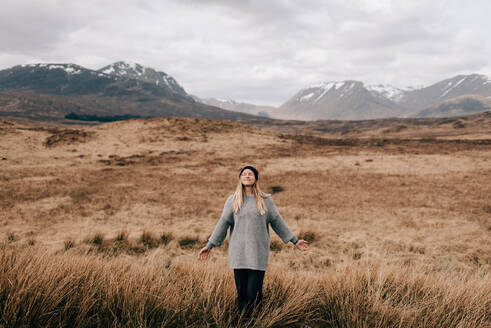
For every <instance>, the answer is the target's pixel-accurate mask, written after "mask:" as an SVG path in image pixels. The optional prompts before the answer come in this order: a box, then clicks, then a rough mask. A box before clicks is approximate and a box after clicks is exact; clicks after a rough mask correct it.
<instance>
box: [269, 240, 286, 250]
mask: <svg viewBox="0 0 491 328" xmlns="http://www.w3.org/2000/svg"><path fill="white" fill-rule="evenodd" d="M269 249H270V250H271V251H273V252H279V251H281V250H282V249H283V245H282V244H281V242H280V241H278V240H273V241H272V242H271V243H270V244H269Z"/></svg>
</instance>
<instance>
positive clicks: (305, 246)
mask: <svg viewBox="0 0 491 328" xmlns="http://www.w3.org/2000/svg"><path fill="white" fill-rule="evenodd" d="M308 244H309V242H308V241H306V240H303V239H300V240H299V241H298V242H297V244H296V245H295V246H297V248H298V249H299V250H301V251H306V250H308V249H309V246H308Z"/></svg>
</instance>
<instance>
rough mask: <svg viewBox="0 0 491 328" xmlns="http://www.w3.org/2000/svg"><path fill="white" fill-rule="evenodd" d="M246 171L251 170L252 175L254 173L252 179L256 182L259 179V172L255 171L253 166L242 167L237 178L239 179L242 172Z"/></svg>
mask: <svg viewBox="0 0 491 328" xmlns="http://www.w3.org/2000/svg"><path fill="white" fill-rule="evenodd" d="M247 169H249V170H251V171H252V173H254V177H255V178H256V181H257V180H258V179H259V172H258V171H257V170H256V168H255V167H253V166H249V165H248V166H244V167H243V168H242V169H241V170H240V172H239V178H240V175H241V174H242V172H244V170H247Z"/></svg>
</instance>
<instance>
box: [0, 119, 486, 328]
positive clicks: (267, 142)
mask: <svg viewBox="0 0 491 328" xmlns="http://www.w3.org/2000/svg"><path fill="white" fill-rule="evenodd" d="M479 115H480V116H469V117H467V118H465V119H463V118H458V119H456V120H457V121H462V122H464V121H465V122H467V123H464V124H463V126H457V125H459V124H458V123H455V122H457V121H449V122H447V123H441V124H439V125H438V128H435V125H434V124H429V125H421V124H420V125H417V127H415V126H413V125H411V123H410V122H409V121H408V122H405V121H402V122H398V123H396V124H393V125H390V124H387V123H383V122H379V123H378V124H373V122H372V123H370V124H372V125H373V127H372V128H370V124H368V123H356V124H359V125H358V127H357V128H349V129H348V130H349V132H343V131H346V128H345V129H344V130H343V129H341V130H339V131H338V130H336V131H333V130H329V129H326V130H322V131H321V130H319V129H317V130H316V131H314V130H313V129H310V128H308V129H304V130H301V129H300V130H299V127H298V126H292V127H291V129H289V128H288V126H287V125H285V124H282V126H281V127H278V126H273V127H271V126H269V127H265V126H260V125H258V124H256V125H246V124H240V123H232V122H227V121H213V120H206V119H194V118H154V119H136V120H129V121H121V122H114V123H107V124H101V125H95V126H83V125H71V126H67V125H56V124H49V125H48V124H44V123H40V122H29V121H15V120H0V140H1V141H0V207H1V212H0V236H2V237H1V238H0V249H1V251H0V252H1V253H0V254H1V255H0V257H1V258H2V259H1V261H2V269H0V273H1V274H0V317H1V319H0V326H9V327H10V326H42V327H44V326H53V327H57V326H77V327H79V326H80V327H84V326H96V325H100V326H127V327H156V326H159V327H160V326H192V327H207V326H214V327H229V326H247V325H253V326H258V327H285V326H291V327H303V326H306V325H308V326H310V327H487V326H489V325H490V324H491V316H490V314H489V313H491V311H490V310H491V276H490V268H491V238H490V234H491V202H490V197H489V195H490V194H491V129H489V126H490V122H491V118H490V115H488V114H486V113H484V114H479ZM439 120H442V119H439ZM451 120H454V119H453V118H452V119H451ZM471 122H472V123H471ZM340 124H341V123H340ZM343 124H347V123H343ZM353 124H355V123H353ZM360 124H361V125H360ZM363 124H364V125H363ZM435 124H436V123H435ZM456 124H457V125H456ZM401 125H404V126H406V128H401V127H400V126H401ZM353 126H355V125H352V126H351V127H353ZM360 126H363V128H361V127H360ZM246 164H251V165H254V166H256V167H257V168H258V169H259V171H260V172H261V175H260V185H261V187H262V189H263V190H265V191H268V192H271V193H274V199H275V202H276V204H277V206H278V208H279V210H280V213H281V214H282V215H283V217H284V219H285V220H286V221H287V223H288V225H289V226H290V228H291V229H292V230H293V231H294V232H295V233H296V234H297V235H298V236H299V237H301V238H303V239H306V240H308V241H310V245H311V249H310V250H309V251H308V252H299V251H298V250H296V249H295V248H294V247H293V246H292V245H291V244H289V245H285V244H283V243H282V242H281V240H280V239H279V238H278V237H277V236H276V235H275V234H274V232H272V233H271V235H272V243H271V256H270V263H269V268H268V271H267V273H266V277H265V300H266V303H265V307H264V308H263V310H262V311H259V312H258V313H255V314H254V316H253V318H252V319H251V321H245V320H243V318H237V315H236V314H235V312H234V307H233V301H234V297H235V295H234V293H235V289H234V286H233V274H232V271H231V269H230V268H229V267H228V265H227V261H226V258H227V257H226V256H227V243H225V244H224V245H223V246H222V247H220V248H216V249H214V250H213V251H212V254H211V255H210V258H209V259H208V260H207V261H206V262H204V263H203V262H199V261H198V260H197V252H198V251H199V249H200V248H201V247H203V245H204V243H205V242H206V240H207V238H208V237H209V235H210V233H211V231H212V230H213V227H214V225H215V224H216V222H217V220H218V217H219V215H220V213H221V209H222V207H223V203H224V200H225V199H226V197H227V196H228V195H229V194H230V193H231V192H232V191H233V190H234V188H235V185H236V182H237V180H236V178H237V173H238V170H239V168H240V167H241V166H243V165H246Z"/></svg>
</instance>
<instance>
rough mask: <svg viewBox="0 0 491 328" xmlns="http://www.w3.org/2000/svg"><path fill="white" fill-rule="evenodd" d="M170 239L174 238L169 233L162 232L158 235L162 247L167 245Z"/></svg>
mask: <svg viewBox="0 0 491 328" xmlns="http://www.w3.org/2000/svg"><path fill="white" fill-rule="evenodd" d="M172 239H174V236H172V234H171V233H166V232H162V233H161V234H160V240H161V241H162V244H164V245H167V244H168V243H170V242H171V240H172Z"/></svg>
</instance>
